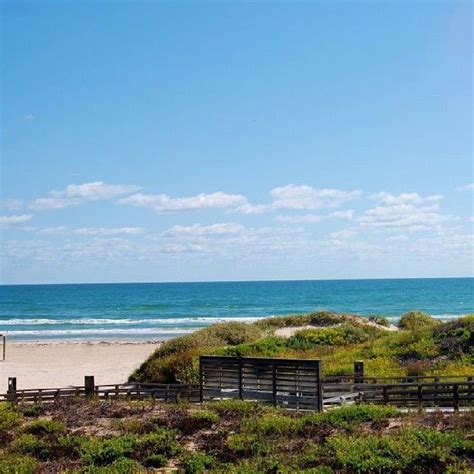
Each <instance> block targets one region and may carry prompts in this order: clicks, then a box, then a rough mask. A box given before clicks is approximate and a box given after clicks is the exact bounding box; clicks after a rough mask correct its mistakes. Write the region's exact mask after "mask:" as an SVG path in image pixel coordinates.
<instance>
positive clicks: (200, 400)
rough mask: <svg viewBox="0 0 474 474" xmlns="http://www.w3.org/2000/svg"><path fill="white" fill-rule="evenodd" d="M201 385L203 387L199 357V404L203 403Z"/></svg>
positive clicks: (200, 359) (202, 371) (200, 358)
mask: <svg viewBox="0 0 474 474" xmlns="http://www.w3.org/2000/svg"><path fill="white" fill-rule="evenodd" d="M203 385H204V370H203V367H202V357H201V356H199V403H202V402H203V401H204V392H203Z"/></svg>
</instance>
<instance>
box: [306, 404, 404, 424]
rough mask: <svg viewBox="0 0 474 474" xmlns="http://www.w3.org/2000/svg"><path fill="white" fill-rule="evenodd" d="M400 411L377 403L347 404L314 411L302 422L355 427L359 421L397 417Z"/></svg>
mask: <svg viewBox="0 0 474 474" xmlns="http://www.w3.org/2000/svg"><path fill="white" fill-rule="evenodd" d="M400 415H401V414H400V412H399V411H398V410H397V409H396V408H394V407H391V406H378V405H368V404H359V405H348V406H345V407H340V408H334V409H332V410H330V411H325V412H321V413H314V414H310V415H307V416H305V417H304V418H303V420H302V422H303V423H302V424H303V425H308V424H315V425H319V424H323V423H328V424H330V425H333V426H338V427H342V428H357V427H359V425H360V424H361V423H368V422H372V423H380V422H382V421H386V420H388V419H390V418H395V417H399V416H400Z"/></svg>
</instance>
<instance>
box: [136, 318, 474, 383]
mask: <svg viewBox="0 0 474 474" xmlns="http://www.w3.org/2000/svg"><path fill="white" fill-rule="evenodd" d="M298 327H302V329H300V330H297V331H296V332H294V331H293V332H292V334H291V335H290V336H289V337H283V335H282V334H281V332H278V330H280V331H281V330H283V329H284V328H298ZM388 329H390V328H389V324H388V321H387V319H386V318H384V317H382V316H379V315H377V316H373V317H371V318H368V319H365V318H360V317H357V316H354V315H344V314H337V313H331V312H327V311H325V312H317V313H311V314H308V315H302V316H284V317H275V318H267V319H262V320H260V321H257V322H255V323H253V324H244V323H226V324H217V325H214V326H210V327H208V328H205V329H201V330H200V331H196V332H195V333H193V334H192V335H188V336H183V337H180V338H176V339H173V340H171V341H169V342H166V343H165V344H163V345H162V346H161V347H160V348H159V349H158V350H157V351H156V352H155V353H154V354H153V355H152V356H150V357H149V358H148V360H147V361H145V362H144V363H143V365H142V366H141V367H140V368H139V369H138V370H137V371H135V372H134V373H133V374H132V376H131V380H133V381H143V382H166V383H172V382H177V381H179V382H188V383H192V382H197V379H198V358H199V355H200V354H217V355H231V356H257V357H296V358H308V359H322V360H323V370H324V374H325V375H326V376H337V375H351V374H352V373H353V362H354V360H363V361H364V363H365V372H366V375H368V376H378V377H383V376H402V375H454V374H455V375H467V374H470V373H472V364H473V362H474V349H473V347H474V336H473V334H474V331H473V329H474V316H466V317H463V318H459V319H457V320H455V321H451V322H448V323H440V322H439V321H437V320H436V319H434V318H432V317H431V316H429V315H427V314H424V313H421V312H419V311H410V312H408V313H406V314H405V315H403V316H402V318H401V319H400V322H399V330H398V331H390V330H388ZM275 331H277V332H275Z"/></svg>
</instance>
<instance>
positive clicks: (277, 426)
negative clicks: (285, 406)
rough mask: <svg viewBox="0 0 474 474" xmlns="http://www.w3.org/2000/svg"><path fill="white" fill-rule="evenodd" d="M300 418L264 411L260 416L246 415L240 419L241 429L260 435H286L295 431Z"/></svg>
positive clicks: (298, 425)
mask: <svg viewBox="0 0 474 474" xmlns="http://www.w3.org/2000/svg"><path fill="white" fill-rule="evenodd" d="M300 424H301V420H300V419H298V418H291V417H289V416H286V415H284V414H282V413H266V414H263V415H262V416H260V417H258V418H256V417H246V418H244V419H243V420H242V423H241V430H242V431H243V432H244V433H253V434H258V435H260V436H268V437H275V436H288V435H291V434H292V433H296V431H297V430H298V428H299V427H300Z"/></svg>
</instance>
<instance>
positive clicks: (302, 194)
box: [0, 1, 474, 283]
mask: <svg viewBox="0 0 474 474" xmlns="http://www.w3.org/2000/svg"><path fill="white" fill-rule="evenodd" d="M1 16H2V46H1V48H2V77H1V79H2V84H1V87H2V98H1V99H2V103H1V110H2V116H1V130H2V149H1V153H2V161H1V172H2V176H1V184H2V186H1V199H2V202H1V203H2V209H1V211H0V225H1V227H2V229H1V247H2V248H1V254H2V262H1V263H2V270H1V281H2V282H3V283H39V282H45V283H54V282H97V281H193V280H240V279H306V278H308V279H310V278H383V277H412V276H413V277H415V276H467V275H471V274H472V272H473V239H472V226H473V188H474V186H473V184H472V183H473V168H472V166H473V165H472V158H473V157H472V125H473V124H472V49H471V48H472V5H471V4H470V2H419V3H418V2H385V3H382V2H367V3H364V2H349V3H343V2H307V3H293V2H292V3H276V2H275V3H272V2H261V3H255V4H254V3H248V2H245V3H243V2H233V3H215V2H211V3H198V2H189V3H160V2H153V3H152V2H132V1H130V2H82V3H79V2H74V3H72V2H48V3H43V2H8V1H6V2H5V1H4V2H3V3H2V6H1Z"/></svg>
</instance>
